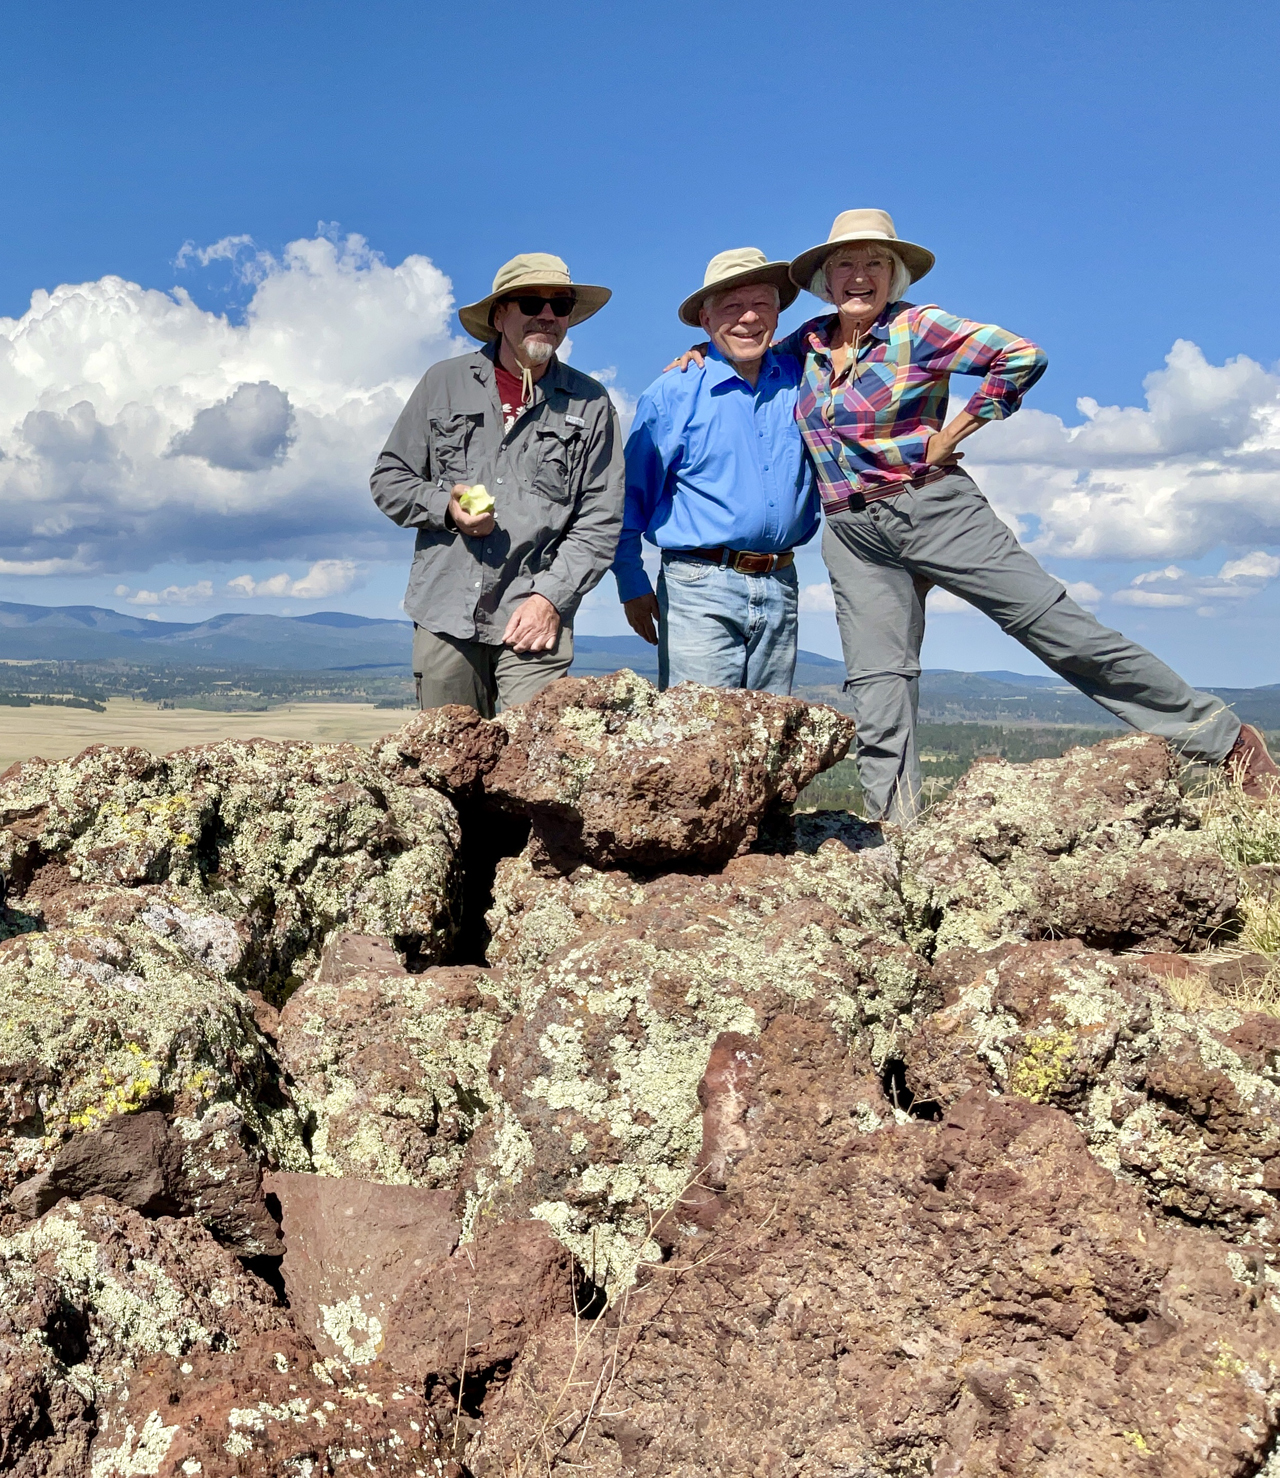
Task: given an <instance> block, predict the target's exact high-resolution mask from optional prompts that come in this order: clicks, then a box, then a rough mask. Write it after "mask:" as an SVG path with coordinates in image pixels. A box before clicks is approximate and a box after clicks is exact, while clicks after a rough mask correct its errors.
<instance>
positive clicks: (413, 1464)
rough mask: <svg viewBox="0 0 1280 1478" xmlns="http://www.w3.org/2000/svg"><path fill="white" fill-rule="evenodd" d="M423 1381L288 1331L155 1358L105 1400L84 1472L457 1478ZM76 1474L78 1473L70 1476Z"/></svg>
mask: <svg viewBox="0 0 1280 1478" xmlns="http://www.w3.org/2000/svg"><path fill="white" fill-rule="evenodd" d="M461 1472H462V1470H461V1469H460V1467H459V1466H458V1464H457V1463H456V1462H455V1461H454V1460H453V1459H452V1458H451V1457H450V1455H449V1452H448V1447H447V1444H446V1443H445V1441H444V1439H443V1437H442V1434H441V1433H440V1431H439V1429H438V1427H437V1426H436V1424H435V1422H434V1420H433V1418H432V1415H431V1413H430V1411H429V1410H428V1409H427V1407H426V1404H425V1403H424V1401H423V1399H422V1392H421V1389H420V1388H418V1387H416V1386H414V1385H412V1384H410V1383H409V1382H407V1381H405V1380H403V1379H402V1378H401V1377H400V1376H398V1375H397V1374H396V1373H395V1372H393V1371H390V1370H388V1369H387V1368H386V1367H385V1366H383V1365H373V1366H368V1365H366V1366H362V1367H361V1368H360V1369H359V1370H358V1371H350V1370H344V1369H343V1368H342V1367H340V1366H338V1365H336V1364H335V1362H333V1361H326V1362H325V1363H323V1364H322V1363H320V1362H319V1361H317V1359H316V1352H315V1350H314V1349H313V1348H311V1346H310V1345H308V1344H307V1343H306V1341H304V1340H300V1339H299V1338H298V1337H297V1336H295V1335H294V1334H292V1333H291V1332H290V1333H287V1334H277V1335H272V1336H262V1335H259V1336H257V1337H256V1338H255V1339H253V1340H251V1341H245V1342H244V1343H243V1344H242V1345H241V1346H240V1348H239V1349H237V1350H236V1352H235V1353H234V1354H223V1353H220V1352H208V1351H204V1350H193V1351H192V1352H191V1353H190V1354H188V1355H187V1356H186V1357H185V1358H183V1359H181V1360H178V1359H175V1358H173V1357H172V1356H168V1355H161V1356H158V1357H155V1358H153V1359H151V1360H149V1361H148V1362H147V1365H146V1368H145V1369H144V1370H143V1371H141V1372H140V1373H139V1374H138V1375H136V1376H134V1377H133V1378H132V1379H131V1380H130V1381H129V1384H128V1385H127V1386H125V1387H123V1388H122V1389H121V1391H120V1392H119V1394H118V1395H117V1397H116V1399H115V1400H113V1401H111V1402H109V1403H108V1404H107V1405H105V1406H104V1408H103V1410H102V1412H101V1415H100V1417H99V1426H98V1435H97V1437H96V1439H95V1441H94V1444H93V1449H92V1452H91V1468H90V1469H88V1470H86V1474H85V1478H138V1475H140V1474H154V1475H155V1478H194V1475H197V1474H198V1475H199V1478H321V1475H333V1474H344V1473H371V1474H377V1475H384V1474H385V1475H402V1478H426V1475H430V1478H460V1475H461ZM77 1478H79V1475H77Z"/></svg>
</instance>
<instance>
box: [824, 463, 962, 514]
mask: <svg viewBox="0 0 1280 1478" xmlns="http://www.w3.org/2000/svg"><path fill="white" fill-rule="evenodd" d="M959 471H960V468H959V467H931V468H930V469H929V471H928V472H922V473H921V474H920V476H919V477H908V478H905V479H904V480H903V481H902V482H889V483H881V485H880V486H879V487H877V488H872V489H871V490H870V491H869V492H865V493H851V494H850V495H849V497H847V498H836V499H834V500H831V501H824V502H823V504H822V511H823V512H824V513H843V512H844V511H845V509H846V508H865V507H866V506H867V504H868V503H878V502H879V501H880V499H881V498H892V497H894V496H895V495H896V494H898V493H905V492H906V490H907V489H908V488H923V487H928V485H929V484H930V483H931V482H937V481H938V480H939V479H940V478H943V477H950V476H951V474H952V473H953V472H959Z"/></svg>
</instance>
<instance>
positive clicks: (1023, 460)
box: [966, 339, 1280, 560]
mask: <svg viewBox="0 0 1280 1478" xmlns="http://www.w3.org/2000/svg"><path fill="white" fill-rule="evenodd" d="M1144 388H1145V391H1146V406H1145V408H1140V407H1136V406H1101V405H1099V404H1098V403H1097V402H1096V401H1094V400H1091V399H1089V398H1088V397H1085V398H1082V399H1081V400H1080V401H1079V402H1078V405H1079V409H1080V413H1081V415H1082V416H1083V417H1084V420H1083V422H1082V423H1081V424H1080V425H1078V426H1067V425H1066V424H1064V422H1063V421H1062V420H1061V419H1060V418H1059V417H1057V416H1053V415H1048V414H1046V413H1045V412H1043V411H1036V410H1033V409H1026V410H1022V411H1020V412H1019V413H1018V414H1017V415H1015V416H1011V417H1010V418H1009V419H1008V420H1007V421H1004V422H1000V423H998V424H996V425H993V426H991V427H988V428H986V429H984V430H983V432H982V433H981V435H979V436H977V437H975V438H974V439H973V441H971V442H969V443H968V446H967V448H966V450H969V449H971V450H970V454H969V458H968V463H969V464H970V465H971V466H973V467H974V469H975V471H976V472H977V476H978V480H979V482H980V483H981V485H982V487H983V489H984V491H985V492H986V493H987V495H988V496H989V497H990V498H991V501H992V503H993V504H994V505H995V506H996V507H997V509H998V510H999V512H1000V514H1001V516H1002V517H1004V518H1005V519H1006V520H1007V521H1008V522H1009V523H1010V524H1011V525H1012V526H1014V527H1016V528H1018V529H1019V530H1020V531H1021V532H1022V533H1023V534H1024V535H1029V536H1030V537H1029V547H1030V548H1031V549H1032V550H1034V551H1035V552H1036V553H1037V554H1040V555H1050V556H1059V557H1068V558H1090V559H1157V560H1159V559H1166V560H1168V559H1193V558H1196V557H1198V556H1201V555H1204V554H1206V553H1208V552H1210V551H1211V550H1212V549H1214V548H1215V547H1220V546H1223V545H1226V546H1228V547H1236V548H1239V547H1242V546H1243V547H1245V548H1248V547H1249V546H1250V545H1256V544H1280V374H1277V373H1275V372H1273V371H1271V370H1268V369H1265V368H1264V367H1263V366H1262V365H1260V364H1257V363H1255V361H1253V360H1251V359H1249V358H1247V357H1245V356H1244V355H1241V356H1239V357H1238V358H1235V359H1229V360H1228V361H1227V362H1226V363H1225V364H1221V365H1215V364H1210V363H1209V362H1208V361H1207V360H1206V359H1205V357H1204V354H1203V353H1202V352H1201V350H1200V349H1199V348H1198V347H1197V346H1196V345H1195V344H1192V343H1189V342H1188V341H1186V340H1185V339H1180V340H1178V342H1177V343H1175V344H1174V346H1173V348H1172V349H1171V350H1170V352H1169V355H1168V357H1167V358H1166V360H1165V364H1164V368H1163V369H1160V370H1156V371H1154V372H1153V373H1152V374H1150V375H1148V376H1147V378H1146V381H1145V386H1144Z"/></svg>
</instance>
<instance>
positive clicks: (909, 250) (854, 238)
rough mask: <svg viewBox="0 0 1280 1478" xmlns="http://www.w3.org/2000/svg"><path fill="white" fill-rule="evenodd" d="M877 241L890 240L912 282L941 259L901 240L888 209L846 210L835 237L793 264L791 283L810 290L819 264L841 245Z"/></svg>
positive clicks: (833, 232)
mask: <svg viewBox="0 0 1280 1478" xmlns="http://www.w3.org/2000/svg"><path fill="white" fill-rule="evenodd" d="M875 241H887V242H888V243H889V244H890V245H891V246H892V247H893V249H894V251H895V252H897V254H898V255H899V256H900V257H901V258H902V260H903V263H904V264H905V265H906V269H907V271H908V272H910V273H911V280H912V282H919V281H920V279H921V278H922V277H923V276H924V274H925V273H926V272H927V271H928V270H929V269H930V267H932V266H933V264H934V262H935V261H936V260H937V258H936V257H935V256H934V254H933V253H932V252H931V251H928V250H926V249H925V248H924V247H923V246H917V245H916V244H915V242H913V241H901V240H899V239H898V233H897V231H895V230H894V227H893V217H892V216H891V215H890V214H889V212H888V211H887V210H842V211H841V212H840V214H839V215H838V216H837V217H836V218H835V220H834V221H833V222H832V225H831V234H830V235H829V236H828V237H827V239H826V240H825V241H824V242H823V243H822V245H821V246H811V247H810V248H809V250H808V251H802V252H801V253H800V255H799V256H798V257H797V258H796V259H795V261H793V262H792V263H791V280H792V282H794V283H795V285H796V286H797V287H803V288H806V289H807V288H808V286H809V284H810V283H811V282H812V281H813V274H814V273H815V272H816V271H817V270H818V267H819V265H820V264H821V263H822V262H823V261H824V260H825V259H826V257H827V256H828V255H829V253H831V252H832V251H833V250H834V249H835V248H836V247H837V246H850V245H859V244H861V243H863V242H866V243H871V242H875Z"/></svg>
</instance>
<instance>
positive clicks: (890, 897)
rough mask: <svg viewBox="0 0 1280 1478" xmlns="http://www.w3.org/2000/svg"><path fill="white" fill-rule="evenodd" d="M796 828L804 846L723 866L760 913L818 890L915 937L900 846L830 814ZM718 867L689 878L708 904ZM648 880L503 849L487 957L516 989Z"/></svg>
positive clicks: (870, 925)
mask: <svg viewBox="0 0 1280 1478" xmlns="http://www.w3.org/2000/svg"><path fill="white" fill-rule="evenodd" d="M799 820H800V818H797V822H799ZM797 831H798V832H799V833H800V835H801V836H802V839H803V841H804V843H805V844H804V845H802V846H800V847H799V848H797V849H794V850H792V851H791V852H789V853H787V854H782V853H768V854H760V855H753V856H750V857H742V858H736V859H734V860H733V861H732V862H730V863H729V864H728V866H727V867H726V868H725V869H724V872H723V873H722V874H720V875H719V876H720V877H721V878H722V880H723V881H724V882H725V885H726V886H728V887H729V888H730V889H732V890H737V891H738V892H739V893H741V892H742V891H743V890H744V889H745V890H746V891H747V892H750V893H752V894H753V896H754V895H756V894H758V898H757V902H756V904H755V905H754V906H755V907H756V908H757V909H758V911H759V912H760V913H761V914H769V913H770V912H772V911H773V910H774V909H775V908H776V907H778V905H779V904H780V903H784V902H786V901H788V900H792V899H798V898H819V899H821V900H822V901H824V902H825V903H828V904H829V905H830V906H831V907H832V908H833V909H835V911H836V912H837V913H838V914H839V915H840V916H841V918H843V919H846V920H850V921H856V922H858V923H859V924H860V925H861V926H862V927H863V928H865V929H867V930H869V931H871V932H873V933H876V934H880V935H882V936H883V937H885V938H886V939H893V940H895V941H902V940H904V939H906V940H908V942H912V941H911V940H910V934H909V929H910V920H909V918H908V915H907V911H906V909H905V908H904V906H903V901H902V895H901V891H900V888H899V877H898V859H897V855H896V853H895V852H894V851H893V849H892V848H890V847H887V846H884V845H882V838H881V836H880V834H879V831H878V830H874V831H873V830H872V829H871V828H869V827H866V826H851V827H848V828H845V834H846V837H847V841H848V842H849V843H853V845H848V844H846V842H845V841H842V840H840V833H839V829H838V828H836V827H834V826H831V825H829V824H828V825H826V826H823V827H822V828H821V830H819V829H818V828H816V827H815V828H813V829H811V830H810V829H808V828H806V829H805V830H804V831H801V829H800V827H799V825H797ZM824 843H825V845H824ZM716 877H717V875H716V874H712V875H710V876H708V875H705V874H699V875H694V876H692V877H690V878H688V879H687V881H686V883H685V886H686V887H687V889H688V890H689V893H690V897H691V898H697V897H702V896H704V895H705V898H706V900H707V904H708V906H710V905H711V904H712V903H713V902H714V901H715V899H716V897H717V896H718V895H717V892H716V889H717V886H718V885H717V883H716V881H715V879H716ZM657 883H658V884H659V886H661V887H662V888H663V889H664V890H665V891H666V892H669V891H670V890H671V888H672V887H673V886H679V885H678V884H673V883H663V882H662V880H661V879H658V880H657ZM648 887H649V883H648V882H647V881H646V880H645V879H644V878H643V877H642V876H638V875H636V874H632V873H627V872H623V871H620V870H617V869H615V870H611V871H607V872H601V871H598V870H597V869H596V868H593V867H589V866H586V865H585V864H584V865H583V866H581V867H578V868H575V869H574V870H573V871H572V872H569V873H550V874H548V873H546V872H543V871H542V870H540V869H539V867H538V865H537V859H536V856H535V849H534V848H533V847H529V848H526V849H525V851H524V852H522V853H521V854H520V855H519V856H517V857H508V858H504V859H503V861H502V862H501V863H500V864H499V865H498V870H497V876H496V878H495V880H494V890H493V906H492V907H491V908H490V910H489V912H488V914H487V915H486V922H487V924H488V926H489V933H490V943H489V948H488V960H489V963H490V964H491V965H492V966H494V967H495V968H500V969H501V970H502V972H503V980H504V981H505V983H506V985H507V987H508V989H510V990H513V991H517V992H518V991H519V990H521V989H522V988H523V985H524V983H525V982H526V981H528V980H530V979H531V978H532V977H533V975H535V974H536V973H537V971H538V970H539V969H541V967H542V966H543V965H544V964H545V963H546V961H547V960H548V959H550V957H551V956H552V954H554V953H555V951H556V950H558V949H560V948H561V947H562V946H564V945H566V944H568V943H570V942H571V941H572V940H574V939H577V938H578V937H579V936H581V935H583V934H585V933H587V932H589V931H590V930H592V929H596V928H600V927H603V926H609V925H614V924H623V923H625V922H626V920H627V919H629V918H630V917H631V915H632V913H633V912H634V911H635V910H636V909H637V908H641V907H643V905H644V902H645V899H646V898H647V897H648V896H649V895H648V891H647V890H648ZM708 889H709V890H710V891H707V890H708ZM922 937H925V938H928V937H929V936H922Z"/></svg>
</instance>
